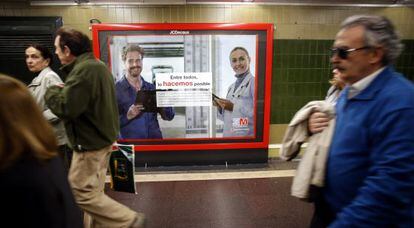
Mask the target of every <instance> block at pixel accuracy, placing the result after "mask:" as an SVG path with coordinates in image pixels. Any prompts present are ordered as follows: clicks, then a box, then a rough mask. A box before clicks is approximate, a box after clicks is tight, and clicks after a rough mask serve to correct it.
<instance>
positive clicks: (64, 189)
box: [0, 157, 82, 228]
mask: <svg viewBox="0 0 414 228" xmlns="http://www.w3.org/2000/svg"><path fill="white" fill-rule="evenodd" d="M0 210H1V211H2V212H1V215H0V217H1V218H2V219H1V226H2V227H42V228H48V227H59V228H60V227H68V228H69V227H70V228H77V227H82V221H81V212H80V209H79V208H78V206H77V205H76V203H75V200H74V198H73V195H72V191H71V189H70V186H69V183H68V179H67V174H66V173H65V171H64V167H63V162H62V160H61V159H60V158H59V157H55V158H53V159H51V160H50V161H47V162H44V163H40V162H39V161H37V160H36V159H33V158H26V159H23V160H21V161H19V162H17V163H16V164H15V165H13V166H12V167H9V168H7V169H6V170H1V171H0Z"/></svg>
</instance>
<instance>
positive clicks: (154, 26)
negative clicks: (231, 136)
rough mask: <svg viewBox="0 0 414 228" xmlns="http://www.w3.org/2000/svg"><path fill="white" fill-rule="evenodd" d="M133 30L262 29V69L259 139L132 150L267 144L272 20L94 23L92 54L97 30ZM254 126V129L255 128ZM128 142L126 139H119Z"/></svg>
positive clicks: (97, 45)
mask: <svg viewBox="0 0 414 228" xmlns="http://www.w3.org/2000/svg"><path fill="white" fill-rule="evenodd" d="M134 30H149V31H151V30H152V31H156V30H177V31H180V30H185V31H188V30H190V31H192V30H260V31H264V32H266V53H265V56H266V64H265V65H266V69H265V82H266V83H265V85H264V88H265V91H264V115H263V132H262V135H263V140H262V141H255V142H221V141H220V140H217V142H206V143H200V142H198V143H191V142H189V141H191V139H185V140H186V143H183V144H177V143H174V144H157V145H154V144H145V143H143V144H139V145H135V151H136V152H139V151H145V152H151V151H157V152H160V151H165V152H168V151H194V150H226V149H239V148H240V149H267V148H268V146H269V128H270V105H271V84H272V83H271V78H272V63H273V33H274V29H273V24H269V23H241V24H227V23H140V24H94V25H92V41H93V51H94V54H95V57H96V58H98V59H99V58H100V57H101V53H100V41H99V33H100V32H102V31H134ZM256 130H257V129H256ZM123 143H128V142H123Z"/></svg>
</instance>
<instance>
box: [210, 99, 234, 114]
mask: <svg viewBox="0 0 414 228" xmlns="http://www.w3.org/2000/svg"><path fill="white" fill-rule="evenodd" d="M214 101H215V102H216V103H217V105H218V106H220V108H222V109H225V110H228V111H231V112H232V111H233V106H234V105H233V102H231V101H229V100H226V99H214Z"/></svg>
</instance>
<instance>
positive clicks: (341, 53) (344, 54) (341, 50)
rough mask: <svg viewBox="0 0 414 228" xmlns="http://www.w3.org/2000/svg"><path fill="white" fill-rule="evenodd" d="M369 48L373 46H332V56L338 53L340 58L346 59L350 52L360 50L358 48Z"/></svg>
mask: <svg viewBox="0 0 414 228" xmlns="http://www.w3.org/2000/svg"><path fill="white" fill-rule="evenodd" d="M368 48H371V47H369V46H364V47H360V48H349V49H345V48H331V57H333V56H334V55H336V54H338V57H339V58H341V59H346V58H348V55H349V53H351V52H354V51H358V50H363V49H368Z"/></svg>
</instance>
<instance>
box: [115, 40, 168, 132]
mask: <svg viewBox="0 0 414 228" xmlns="http://www.w3.org/2000/svg"><path fill="white" fill-rule="evenodd" d="M143 58H144V50H143V49H142V48H141V47H139V46H138V45H133V44H129V45H127V46H126V47H124V48H123V50H122V61H123V62H124V66H125V75H124V76H123V77H122V78H121V79H120V80H118V81H117V82H116V84H115V88H116V97H117V101H118V111H119V122H120V125H121V126H120V127H121V131H120V137H119V138H120V139H161V138H162V133H161V130H160V126H159V123H158V119H157V113H160V115H161V118H162V119H163V120H172V119H173V118H174V115H175V112H174V110H173V108H171V107H168V108H156V111H154V110H153V108H148V107H144V105H143V104H142V103H141V102H139V101H140V100H142V99H140V98H141V97H138V99H137V93H138V91H140V93H139V94H145V93H146V92H145V91H154V90H155V86H154V85H153V84H151V83H149V82H147V81H145V80H144V78H143V77H142V76H141V72H142V63H143ZM148 93H151V92H148ZM144 103H145V102H144ZM146 108H147V109H146Z"/></svg>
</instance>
